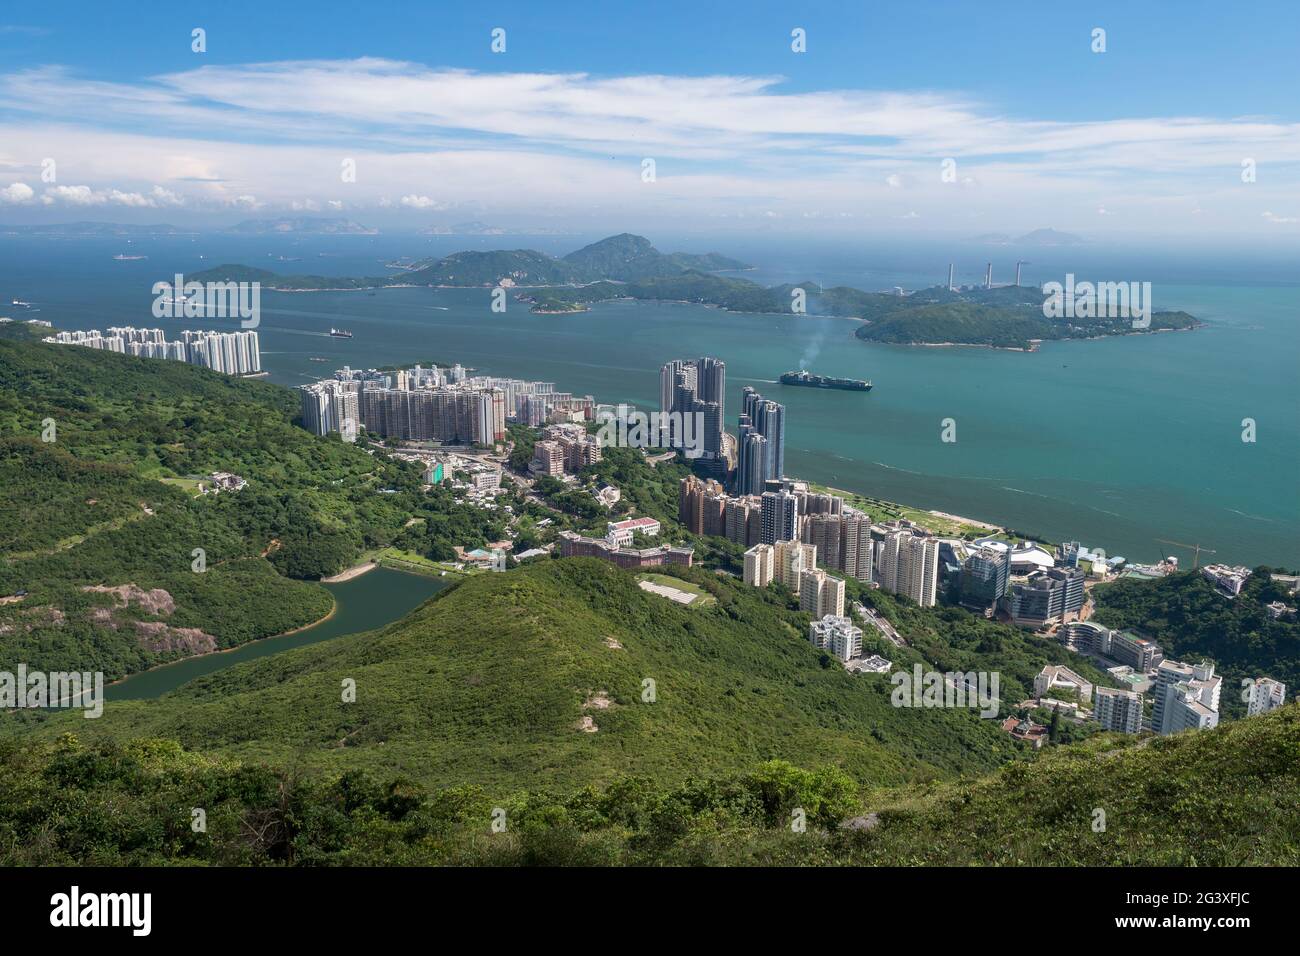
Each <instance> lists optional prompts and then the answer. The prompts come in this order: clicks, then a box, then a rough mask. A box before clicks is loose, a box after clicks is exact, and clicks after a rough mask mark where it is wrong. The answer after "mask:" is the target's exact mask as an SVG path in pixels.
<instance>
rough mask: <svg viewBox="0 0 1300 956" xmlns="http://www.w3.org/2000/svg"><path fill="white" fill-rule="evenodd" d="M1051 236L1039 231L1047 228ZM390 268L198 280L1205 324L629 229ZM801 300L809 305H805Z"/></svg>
mask: <svg viewBox="0 0 1300 956" xmlns="http://www.w3.org/2000/svg"><path fill="white" fill-rule="evenodd" d="M1050 232H1052V231H1051V230H1039V231H1038V234H1041V233H1050ZM1030 235H1036V234H1034V233H1031V234H1030ZM1053 235H1055V236H1057V237H1066V238H1068V239H1074V238H1076V237H1068V236H1067V234H1064V233H1053ZM1022 238H1027V237H1022ZM1044 238H1045V237H1043V236H1041V235H1040V239H1044ZM390 267H391V268H394V269H399V270H400V271H399V272H398V273H397V274H395V275H388V276H366V277H340V276H316V275H279V274H277V273H274V272H270V271H268V270H265V269H256V268H252V267H250V266H244V265H222V266H217V267H216V268H213V269H208V270H206V271H204V272H200V273H196V274H194V275H192V276H190V278H191V279H193V280H195V281H199V282H260V283H261V285H262V286H263V287H264V288H267V289H273V290H276V291H281V292H323V291H353V290H361V289H380V288H395V287H405V286H425V287H435V288H493V287H505V288H514V289H517V290H519V291H518V292H517V293H516V295H515V298H516V299H517V300H518V301H521V302H525V303H527V304H529V305H530V306H531V310H532V311H533V312H535V313H537V314H539V315H567V314H572V313H576V312H583V311H586V310H587V309H588V308H589V307H590V306H591V305H592V304H593V303H596V302H608V301H612V300H617V299H632V300H640V301H668V302H686V303H694V304H700V305H709V306H715V307H717V308H721V309H725V310H727V311H730V312H747V313H759V314H768V313H776V314H785V315H790V314H795V313H798V314H809V315H824V316H836V317H842V318H851V319H859V320H861V321H862V323H863V324H862V326H861V327H859V328H858V329H857V330H856V331H855V333H854V334H855V335H856V336H857V337H858V338H860V339H862V340H864V341H868V342H881V343H888V344H893V345H978V346H985V347H989V348H1000V349H1017V350H1022V351H1033V350H1034V349H1035V348H1037V345H1038V343H1039V342H1043V341H1051V340H1056V339H1086V338H1098V337H1101V336H1110V335H1127V334H1136V333H1145V332H1165V331H1175V330H1181V329H1193V328H1197V327H1199V326H1200V324H1201V323H1200V322H1198V321H1197V320H1196V319H1195V318H1194V317H1193V316H1191V315H1188V314H1187V313H1186V312H1153V313H1151V315H1150V324H1149V325H1148V326H1146V327H1145V328H1134V326H1133V323H1132V321H1131V320H1130V319H1128V318H1065V317H1061V318H1049V317H1047V316H1046V315H1045V314H1044V313H1045V310H1044V309H1043V300H1044V295H1043V292H1042V291H1041V290H1040V289H1039V288H1037V287H1036V286H1019V285H1015V286H993V287H991V288H984V287H980V288H971V287H963V288H960V289H950V288H948V287H946V286H942V285H939V286H934V287H932V288H929V289H922V290H919V291H916V292H911V293H900V292H865V291H863V290H861V289H855V288H853V287H851V286H834V287H831V288H823V287H822V286H820V285H819V284H818V283H816V282H812V281H806V282H800V283H786V284H783V285H776V286H770V287H769V286H763V285H760V284H759V283H757V282H753V281H750V280H748V279H744V278H740V277H738V276H731V275H722V274H720V273H724V272H739V271H742V270H747V269H750V268H752V267H751V266H748V265H746V264H745V263H743V262H740V261H738V260H736V259H731V258H728V257H727V256H723V255H720V254H718V253H705V254H703V255H693V254H688V253H681V252H674V253H662V252H660V251H659V250H658V249H656V248H655V247H654V246H653V245H652V244H651V243H650V240H648V239H646V238H645V237H644V236H636V235H632V234H630V233H623V234H621V235H617V236H610V237H609V238H607V239H601V240H600V241H598V242H594V243H592V244H590V245H587V246H584V247H583V248H581V249H578V250H576V251H574V252H571V253H569V254H568V255H566V256H563V257H561V258H555V257H554V256H549V255H546V254H545V253H542V252H537V251H535V250H532V249H508V250H506V249H503V250H492V251H466V252H455V253H452V254H451V255H448V256H444V257H432V258H425V259H405V258H403V259H398V260H395V261H393V262H392V263H390ZM800 301H802V303H803V308H802V309H798V308H797V306H796V303H798V302H800Z"/></svg>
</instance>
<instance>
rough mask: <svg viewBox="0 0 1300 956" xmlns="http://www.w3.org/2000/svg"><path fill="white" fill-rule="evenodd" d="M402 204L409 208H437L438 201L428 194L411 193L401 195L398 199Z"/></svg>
mask: <svg viewBox="0 0 1300 956" xmlns="http://www.w3.org/2000/svg"><path fill="white" fill-rule="evenodd" d="M400 202H401V204H402V205H403V206H406V207H407V208H409V209H437V208H438V203H437V202H435V201H434V200H432V199H430V198H429V197H428V196H417V195H415V194H414V193H412V194H411V195H409V196H403V197H402V198H401V200H400Z"/></svg>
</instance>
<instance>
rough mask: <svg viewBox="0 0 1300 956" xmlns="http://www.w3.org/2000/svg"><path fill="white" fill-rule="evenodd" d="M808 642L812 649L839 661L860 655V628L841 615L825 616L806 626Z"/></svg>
mask: <svg viewBox="0 0 1300 956" xmlns="http://www.w3.org/2000/svg"><path fill="white" fill-rule="evenodd" d="M842 583H843V582H841V584H842ZM808 640H809V642H810V643H811V644H812V646H813V647H816V648H818V649H819V650H823V651H826V652H827V653H829V654H830V655H831V656H832V657H837V658H839V659H840V660H841V661H849V660H852V659H853V658H855V657H857V656H858V655H860V654H861V653H862V628H860V627H858V626H857V625H855V624H854V623H853V622H852V621H851V620H849V619H848V618H847V617H844V616H843V615H835V614H827V615H825V616H823V617H821V618H819V619H818V620H815V621H813V622H812V623H811V624H810V625H808Z"/></svg>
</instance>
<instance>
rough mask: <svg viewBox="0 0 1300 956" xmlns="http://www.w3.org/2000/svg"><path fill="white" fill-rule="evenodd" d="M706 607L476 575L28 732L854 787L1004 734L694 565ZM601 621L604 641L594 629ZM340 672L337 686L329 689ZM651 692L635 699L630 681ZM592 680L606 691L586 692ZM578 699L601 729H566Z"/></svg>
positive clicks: (570, 573)
mask: <svg viewBox="0 0 1300 956" xmlns="http://www.w3.org/2000/svg"><path fill="white" fill-rule="evenodd" d="M690 576H691V577H692V579H693V580H694V581H695V583H697V584H699V585H701V586H702V587H704V588H706V589H707V590H709V591H710V592H712V593H713V594H714V595H715V596H716V597H717V599H718V603H717V604H716V605H714V606H710V607H700V608H694V607H681V606H678V605H676V604H674V603H673V602H671V601H666V600H664V599H663V598H661V597H659V596H657V595H653V594H647V593H645V592H643V591H641V590H640V589H639V588H638V587H637V585H636V578H635V575H634V574H632V573H630V572H623V571H620V570H618V569H616V568H614V567H613V566H611V565H609V564H607V563H605V562H600V561H596V560H594V559H586V560H571V561H552V562H544V563H541V564H537V565H528V566H524V567H521V568H519V569H517V570H515V571H511V572H509V573H507V574H502V575H481V576H477V577H473V578H470V579H467V580H465V581H463V582H462V583H461V584H459V585H458V586H457V587H455V588H453V589H451V590H449V591H447V592H445V593H444V594H443V595H441V596H440V597H438V598H436V599H434V600H433V601H431V602H429V603H427V604H426V605H424V606H422V607H421V608H420V609H418V610H417V611H415V612H413V613H412V614H411V615H410V616H408V617H407V618H405V619H403V620H402V621H399V622H396V623H394V624H392V625H390V626H388V627H387V628H384V629H382V630H379V631H376V632H373V633H371V634H368V635H364V636H361V637H353V638H343V639H340V640H336V641H332V642H327V643H324V644H317V645H313V646H311V647H309V648H303V649H301V650H298V651H290V652H287V653H284V654H281V655H277V656H275V657H274V658H271V659H268V660H264V661H258V662H253V663H250V664H247V665H240V666H238V667H235V668H231V669H229V670H226V671H223V672H221V673H219V674H216V675H212V676H210V677H207V678H204V679H202V680H199V681H196V682H194V683H192V684H190V685H187V686H186V687H184V688H182V689H180V690H179V691H177V692H175V693H173V694H171V695H169V696H168V697H165V698H163V699H161V700H159V701H151V702H122V703H115V704H112V705H110V707H109V708H108V711H107V712H106V713H105V715H104V716H103V717H102V718H101V719H99V720H96V721H86V720H83V719H76V720H73V719H72V716H73V715H63V716H61V717H59V718H56V719H53V720H50V721H48V722H47V725H46V727H45V728H44V735H46V736H49V735H54V734H57V733H59V732H61V731H63V730H73V731H75V732H76V733H78V734H79V735H81V736H82V737H83V738H85V739H88V740H92V739H97V738H100V737H103V736H113V737H117V738H119V739H125V738H129V737H133V736H167V737H175V738H177V739H179V740H180V741H181V742H182V743H183V744H184V745H185V746H187V747H194V748H202V749H211V750H216V751H217V752H219V753H221V754H224V755H229V756H237V757H241V758H249V759H269V760H272V761H274V762H277V763H281V764H288V763H290V762H293V761H295V760H301V761H302V762H303V765H304V766H309V767H321V768H328V769H331V770H334V771H341V770H344V769H348V768H358V767H362V768H369V769H372V770H375V771H377V772H380V773H382V774H383V775H391V774H394V773H401V774H404V775H406V776H408V777H411V778H413V779H415V780H418V781H420V782H421V783H424V784H427V785H432V786H450V785H453V784H455V785H460V784H467V783H468V784H481V785H484V786H488V787H494V788H497V790H498V791H500V790H502V789H506V790H513V789H520V788H536V787H547V786H558V787H563V788H568V789H572V788H573V787H578V786H584V785H589V784H593V783H595V784H600V783H606V782H608V781H610V780H611V779H613V778H615V777H617V776H619V775H621V774H627V773H633V772H635V773H640V774H648V775H651V776H652V777H653V778H654V779H655V780H657V781H659V782H660V783H661V784H663V783H667V782H671V781H677V780H680V779H682V778H683V777H685V776H686V775H687V774H689V773H692V772H696V773H698V772H722V771H731V770H740V769H744V768H748V767H751V766H753V765H754V764H756V763H758V762H760V761H763V760H766V759H769V758H785V759H788V760H790V761H792V762H795V763H797V764H799V765H800V766H805V767H814V766H819V765H823V764H838V765H841V766H842V767H843V768H844V769H845V770H846V771H848V772H849V773H850V774H851V775H852V776H853V777H854V778H855V779H856V780H857V781H858V782H859V783H860V784H863V785H867V786H879V785H892V784H898V783H901V782H903V781H905V780H917V779H926V778H932V777H935V776H938V775H952V774H954V773H959V772H968V773H976V772H983V771H987V770H990V769H992V768H993V767H995V766H997V765H998V764H999V763H1000V762H1002V761H1003V760H1005V759H1007V758H1008V757H1009V756H1011V755H1013V754H1015V753H1016V752H1017V751H1016V748H1015V745H1013V744H1012V743H1011V741H1010V739H1009V738H1008V737H1007V736H1006V735H1004V734H1002V733H1001V732H1000V730H999V729H998V728H997V726H996V722H995V721H991V720H980V719H979V718H978V717H977V716H976V715H975V714H974V713H973V712H967V711H963V712H960V713H958V712H951V711H940V710H900V709H896V708H894V707H892V706H891V705H890V703H889V691H890V689H891V688H890V686H889V684H888V682H887V681H886V680H885V679H884V678H883V677H875V676H854V675H849V674H846V673H845V672H844V671H843V670H842V668H840V667H839V666H838V665H837V664H835V663H833V662H829V661H824V660H823V659H822V655H821V654H820V653H819V652H817V651H816V650H814V649H813V648H812V647H811V646H809V644H808V643H807V640H806V637H805V635H804V631H803V628H805V627H806V621H807V616H806V615H801V614H799V613H797V612H794V611H791V610H789V609H787V608H786V606H785V605H784V601H783V599H782V598H780V597H779V596H778V595H776V594H775V593H774V592H760V591H757V590H755V589H752V588H746V587H744V586H743V585H740V584H738V583H736V582H734V581H731V580H724V579H722V578H719V577H718V576H717V575H713V574H710V573H708V572H702V571H697V572H694V573H691V574H690ZM607 638H613V639H614V640H616V641H617V642H618V643H620V644H621V645H622V649H614V648H611V647H610V646H608V644H607V642H606V639H607ZM345 678H352V679H353V680H355V681H356V687H357V695H356V697H357V699H356V702H355V703H352V704H344V703H341V701H340V697H341V694H340V687H341V682H342V681H343V680H344V679H345ZM645 678H650V679H652V680H654V681H655V684H656V696H657V700H656V701H655V702H654V703H643V702H642V699H641V698H642V688H643V684H642V681H643V679H645ZM601 691H604V692H606V693H608V695H609V698H610V699H611V700H612V701H613V702H614V705H613V706H612V707H611V708H609V709H605V710H600V709H586V710H584V706H583V705H584V703H585V702H586V701H587V700H588V698H589V696H590V695H592V694H595V693H598V692H601ZM584 714H588V715H590V716H591V717H592V718H593V719H594V721H595V722H596V724H597V726H598V727H599V730H598V731H597V732H596V733H585V732H583V731H581V730H579V729H577V724H578V721H579V720H580V718H581V717H582V716H583V715H584Z"/></svg>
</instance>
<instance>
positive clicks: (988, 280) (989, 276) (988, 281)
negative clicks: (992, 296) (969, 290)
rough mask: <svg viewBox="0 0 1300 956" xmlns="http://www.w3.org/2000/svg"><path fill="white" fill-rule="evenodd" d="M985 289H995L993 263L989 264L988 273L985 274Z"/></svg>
mask: <svg viewBox="0 0 1300 956" xmlns="http://www.w3.org/2000/svg"><path fill="white" fill-rule="evenodd" d="M984 288H986V289H991V288H993V263H991V262H990V263H989V268H988V271H987V272H985V273H984Z"/></svg>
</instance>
